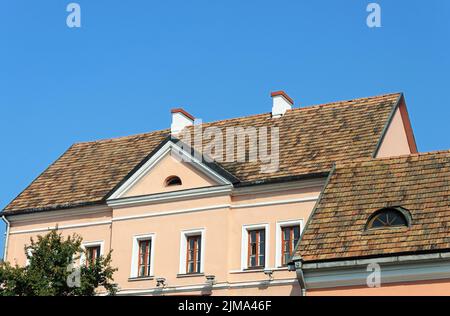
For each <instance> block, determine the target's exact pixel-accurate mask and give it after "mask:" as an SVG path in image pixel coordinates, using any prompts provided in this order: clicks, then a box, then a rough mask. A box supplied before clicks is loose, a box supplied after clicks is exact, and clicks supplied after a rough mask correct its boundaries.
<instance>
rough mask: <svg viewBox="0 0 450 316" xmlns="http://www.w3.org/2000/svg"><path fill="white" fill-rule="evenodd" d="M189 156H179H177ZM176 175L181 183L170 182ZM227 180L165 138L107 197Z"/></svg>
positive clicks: (219, 183) (182, 187)
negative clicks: (159, 146)
mask: <svg viewBox="0 0 450 316" xmlns="http://www.w3.org/2000/svg"><path fill="white" fill-rule="evenodd" d="M183 155H185V156H188V157H189V158H190V159H181V158H182V157H181V156H183ZM173 177H178V178H179V179H180V180H181V184H178V183H176V184H174V185H170V183H168V180H169V179H171V178H173ZM224 184H231V182H230V181H229V180H227V179H226V178H225V177H223V176H222V175H220V174H219V173H218V172H217V171H215V170H213V169H212V168H210V167H209V166H208V165H206V164H205V163H203V162H201V161H198V160H196V159H195V158H194V157H192V156H190V155H189V154H188V153H186V152H185V151H184V150H183V149H182V148H180V147H178V146H177V145H176V144H175V143H173V142H171V141H169V142H167V143H166V144H165V145H164V146H162V147H161V148H160V149H159V150H158V151H157V152H156V153H155V154H153V155H152V156H151V157H150V159H149V160H148V161H147V162H146V163H145V164H143V166H141V167H140V168H139V169H138V170H137V171H135V172H134V173H133V174H132V175H131V176H130V177H129V178H128V179H127V180H126V181H125V182H124V183H123V184H122V185H121V186H120V187H119V188H118V189H117V190H116V191H115V192H114V193H113V194H112V195H111V197H110V198H109V199H110V200H111V199H117V198H126V197H133V196H143V195H150V194H158V193H165V192H173V191H181V190H189V189H196V188H206V187H212V186H218V185H224Z"/></svg>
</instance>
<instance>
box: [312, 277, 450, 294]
mask: <svg viewBox="0 0 450 316" xmlns="http://www.w3.org/2000/svg"><path fill="white" fill-rule="evenodd" d="M307 295H308V296H444V295H445V296H448V295H450V280H433V281H420V282H406V283H397V284H385V285H382V286H381V287H379V288H368V287H342V288H335V289H321V290H309V291H307Z"/></svg>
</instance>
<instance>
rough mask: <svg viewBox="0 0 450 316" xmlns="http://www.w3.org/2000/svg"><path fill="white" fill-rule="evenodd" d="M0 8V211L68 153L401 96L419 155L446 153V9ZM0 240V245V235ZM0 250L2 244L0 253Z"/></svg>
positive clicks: (84, 3) (423, 4) (357, 2)
mask: <svg viewBox="0 0 450 316" xmlns="http://www.w3.org/2000/svg"><path fill="white" fill-rule="evenodd" d="M70 2H71V1H64V0H42V1H33V2H30V1H24V0H0V41H1V42H0V45H1V46H0V47H1V49H0V107H1V116H0V132H1V135H2V137H1V147H2V153H3V154H2V155H0V166H1V167H0V168H1V175H2V177H1V181H0V207H1V208H3V207H4V206H6V204H7V203H8V202H9V201H10V200H11V199H13V198H14V197H15V196H16V195H17V194H18V193H20V192H21V191H22V190H23V189H24V188H25V187H26V186H27V185H28V184H29V183H30V182H31V181H32V180H33V179H34V178H35V177H36V176H37V175H39V174H40V173H41V172H42V171H43V170H44V169H45V168H46V167H47V166H48V165H49V164H50V163H51V162H52V161H54V160H55V159H56V158H57V157H58V156H59V155H60V154H62V153H63V152H64V150H65V149H67V148H68V147H69V146H70V145H71V144H72V143H73V142H78V141H86V140H95V139H101V138H109V137H116V136H122V135H129V134H136V133H141V132H147V131H151V130H155V129H161V128H167V127H169V125H170V114H169V111H170V109H171V108H173V107H184V108H185V109H187V110H188V111H189V112H191V113H192V114H194V115H195V116H197V117H200V118H202V119H203V120H204V121H212V120H219V119H223V118H230V117H237V116H243V115H248V114H254V113H262V112H269V111H270V107H271V100H270V97H269V93H270V91H274V90H280V89H283V90H285V91H286V92H288V94H289V95H290V96H291V97H292V98H294V99H295V101H296V103H297V105H299V106H302V105H309V104H316V103H323V102H329V101H335V100H340V99H350V98H354V97H364V96H370V95H377V94H382V93H387V92H397V91H402V92H404V93H405V95H406V101H407V105H408V109H409V113H410V116H411V121H412V125H413V128H414V131H415V136H416V140H417V143H418V147H419V150H420V151H430V150H437V149H448V148H450V137H448V136H449V134H450V127H449V125H450V124H448V118H449V115H450V94H449V90H450V89H449V82H450V81H449V74H450V41H449V37H450V1H448V0H429V1H411V0H396V1H392V0H391V1H376V2H377V3H379V4H380V5H381V8H382V27H381V28H368V27H367V25H366V17H367V15H368V13H367V12H366V7H367V5H368V4H369V3H370V2H371V1H363V0H352V1H348V0H341V1H337V0H329V1H318V0H316V1H300V0H290V1H287V0H281V1H280V0H277V1H274V0H272V1H263V0H247V1H242V0H226V1H225V0H215V1H211V0H203V1H199V0H190V1H186V0H180V1H174V0H165V1H149V0H140V1H138V0H135V1H132V2H130V1H119V0H107V1H106V0H79V1H77V2H78V3H79V4H80V6H81V23H82V27H81V28H79V29H70V28H68V27H67V26H66V17H67V15H68V13H67V12H66V6H67V4H69V3H70ZM1 225H2V226H1V227H0V232H1V233H2V236H3V229H4V228H3V224H1ZM0 248H3V238H1V241H0Z"/></svg>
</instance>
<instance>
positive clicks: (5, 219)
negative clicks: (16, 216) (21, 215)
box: [2, 215, 11, 261]
mask: <svg viewBox="0 0 450 316" xmlns="http://www.w3.org/2000/svg"><path fill="white" fill-rule="evenodd" d="M2 219H3V221H4V222H5V224H6V231H5V245H4V246H3V248H4V249H3V261H7V258H6V256H7V255H8V244H9V234H10V233H9V229H10V226H11V224H10V222H9V221H8V219H7V218H6V216H5V215H3V216H2Z"/></svg>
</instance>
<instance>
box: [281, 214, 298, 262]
mask: <svg viewBox="0 0 450 316" xmlns="http://www.w3.org/2000/svg"><path fill="white" fill-rule="evenodd" d="M276 225H277V228H276V236H275V242H276V244H275V267H277V268H282V267H283V266H282V264H281V261H282V260H281V252H282V249H281V228H282V227H287V226H294V225H298V226H300V236H301V235H302V231H303V219H296V220H289V221H277V224H276Z"/></svg>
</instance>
